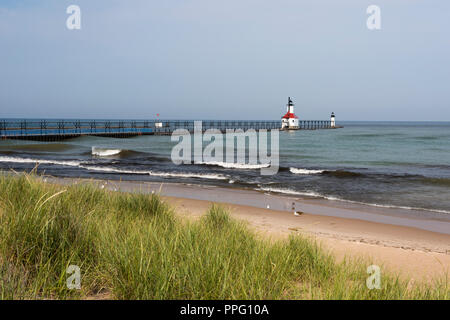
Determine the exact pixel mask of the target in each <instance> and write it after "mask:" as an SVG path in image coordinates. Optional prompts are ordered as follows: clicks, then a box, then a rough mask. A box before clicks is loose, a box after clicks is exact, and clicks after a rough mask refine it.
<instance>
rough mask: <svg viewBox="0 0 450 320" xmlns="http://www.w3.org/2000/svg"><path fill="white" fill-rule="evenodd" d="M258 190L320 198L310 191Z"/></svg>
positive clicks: (268, 188) (263, 188)
mask: <svg viewBox="0 0 450 320" xmlns="http://www.w3.org/2000/svg"><path fill="white" fill-rule="evenodd" d="M258 190H261V191H267V192H276V193H284V194H290V195H298V196H308V197H322V195H321V194H318V193H316V192H312V191H310V192H302V191H296V190H292V189H286V188H271V187H260V188H259V189H258Z"/></svg>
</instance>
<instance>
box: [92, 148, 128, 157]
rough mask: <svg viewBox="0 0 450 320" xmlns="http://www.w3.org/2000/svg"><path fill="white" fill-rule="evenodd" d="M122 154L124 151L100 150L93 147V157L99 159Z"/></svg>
mask: <svg viewBox="0 0 450 320" xmlns="http://www.w3.org/2000/svg"><path fill="white" fill-rule="evenodd" d="M121 152H122V149H106V148H98V147H92V152H91V153H92V155H94V156H98V157H109V156H114V155H117V154H119V153H121Z"/></svg>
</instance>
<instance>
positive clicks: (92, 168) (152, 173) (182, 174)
mask: <svg viewBox="0 0 450 320" xmlns="http://www.w3.org/2000/svg"><path fill="white" fill-rule="evenodd" d="M0 162H12V163H33V164H55V165H61V166H71V167H78V168H82V169H86V170H90V171H101V172H110V173H122V174H143V175H150V176H158V177H169V178H199V179H213V180H227V179H228V177H227V176H224V175H221V174H197V173H191V172H155V171H148V170H126V169H118V168H114V167H98V166H89V165H86V163H84V162H81V161H73V160H70V161H69V160H46V159H30V158H16V157H1V156H0Z"/></svg>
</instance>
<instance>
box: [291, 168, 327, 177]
mask: <svg viewBox="0 0 450 320" xmlns="http://www.w3.org/2000/svg"><path fill="white" fill-rule="evenodd" d="M289 171H291V172H292V173H294V174H306V175H309V174H320V173H323V172H324V171H325V170H312V169H301V168H293V167H291V168H289Z"/></svg>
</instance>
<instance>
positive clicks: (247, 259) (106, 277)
mask: <svg viewBox="0 0 450 320" xmlns="http://www.w3.org/2000/svg"><path fill="white" fill-rule="evenodd" d="M69 265H77V266H79V267H80V269H81V276H82V278H81V289H80V290H76V289H72V290H70V289H68V288H67V286H66V280H67V277H68V276H69V275H68V274H67V273H66V269H67V267H68V266H69ZM366 268H367V264H364V263H363V262H355V261H353V262H349V261H345V262H341V263H337V262H336V261H335V260H334V259H333V258H332V256H330V255H329V254H327V253H326V252H325V251H324V250H322V249H321V248H320V247H319V246H318V245H317V244H316V243H314V242H313V241H311V240H309V239H306V238H304V237H301V236H291V237H290V238H289V239H288V240H280V241H269V240H265V239H262V238H261V237H258V236H257V235H255V234H254V233H253V232H252V231H251V230H249V229H248V228H247V226H246V225H245V224H244V223H243V222H240V221H237V220H234V219H232V218H231V217H230V216H229V214H228V213H227V212H226V210H225V209H224V208H222V207H219V206H213V207H211V208H210V210H209V211H208V212H207V213H206V215H205V216H203V217H202V218H201V219H199V220H198V221H192V220H188V219H182V218H180V217H178V216H177V215H176V214H175V212H174V210H173V209H172V208H171V207H169V206H168V205H167V204H166V203H164V202H163V201H161V199H160V198H159V196H158V195H146V194H128V193H119V192H113V191H107V190H101V189H99V188H97V187H96V186H95V185H93V184H79V185H71V186H68V187H61V186H57V185H53V184H48V183H44V182H42V179H41V178H39V177H36V176H34V175H28V174H20V175H18V176H9V175H2V176H0V298H1V299H48V298H50V299H84V298H95V297H98V296H103V297H104V296H106V297H108V298H111V299H448V298H449V288H448V281H447V279H443V280H442V281H440V282H436V283H435V284H433V285H428V286H425V285H416V286H414V287H410V286H408V284H407V282H406V281H400V280H399V279H398V278H396V277H395V276H394V275H389V274H387V273H385V272H383V273H382V282H381V285H382V288H381V289H380V290H376V289H374V290H369V289H368V288H367V287H366V278H367V277H368V274H367V273H366Z"/></svg>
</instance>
